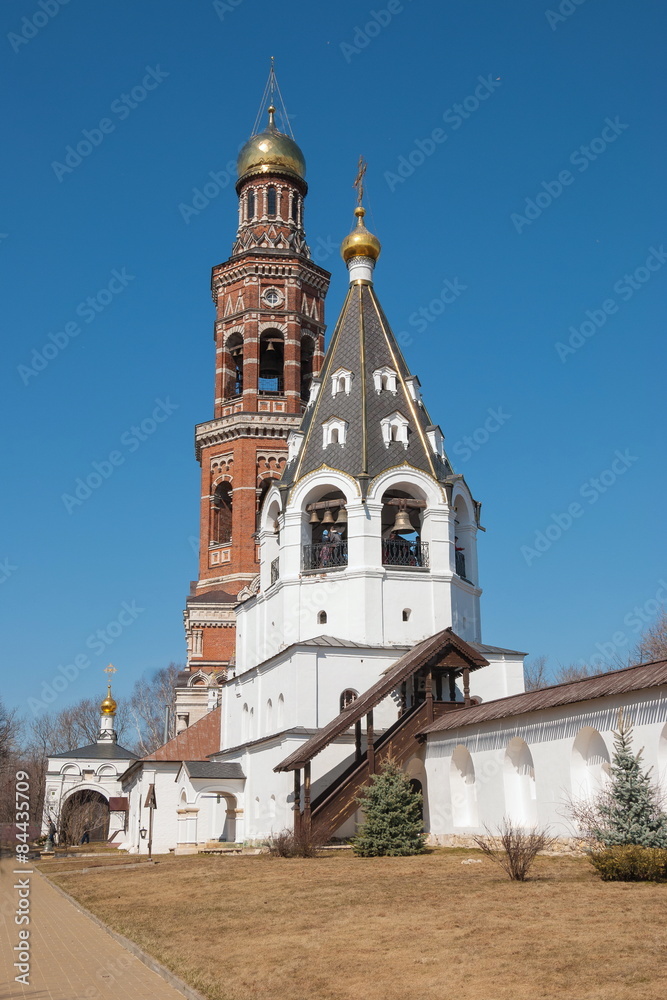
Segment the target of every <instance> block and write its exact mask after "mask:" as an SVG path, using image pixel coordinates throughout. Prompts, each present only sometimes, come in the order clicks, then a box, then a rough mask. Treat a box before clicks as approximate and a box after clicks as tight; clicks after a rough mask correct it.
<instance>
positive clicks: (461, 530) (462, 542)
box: [454, 496, 477, 584]
mask: <svg viewBox="0 0 667 1000" xmlns="http://www.w3.org/2000/svg"><path fill="white" fill-rule="evenodd" d="M476 533H477V526H476V524H475V516H474V514H473V512H472V510H471V508H470V505H469V504H468V502H467V501H466V500H465V499H464V498H463V497H462V496H458V497H456V500H455V501H454V570H455V572H456V575H457V576H459V577H461V579H462V580H467V581H468V583H473V584H474V583H476V579H475V577H476V572H477V570H476V565H477V557H476V551H475V547H476V544H477V542H476Z"/></svg>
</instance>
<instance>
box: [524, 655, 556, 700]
mask: <svg viewBox="0 0 667 1000" xmlns="http://www.w3.org/2000/svg"><path fill="white" fill-rule="evenodd" d="M547 659H548V657H547V656H545V655H544V653H542V655H541V656H535V657H533V658H532V659H530V660H527V661H526V663H525V664H524V668H523V674H524V680H525V682H526V691H537V690H538V688H544V687H548V685H549V684H551V680H550V679H549V677H548V675H547Z"/></svg>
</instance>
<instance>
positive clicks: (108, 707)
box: [100, 663, 118, 715]
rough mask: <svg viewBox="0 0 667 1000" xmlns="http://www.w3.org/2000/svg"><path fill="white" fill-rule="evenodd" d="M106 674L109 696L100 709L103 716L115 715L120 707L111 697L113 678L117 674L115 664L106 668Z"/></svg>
mask: <svg viewBox="0 0 667 1000" xmlns="http://www.w3.org/2000/svg"><path fill="white" fill-rule="evenodd" d="M104 673H105V674H107V675H108V677H109V680H108V682H107V696H106V698H105V699H104V701H103V702H102V704H101V705H100V708H101V710H102V715H115V714H116V709H117V708H118V705H117V704H116V702H115V701H114V700H113V698H112V697H111V677H112V675H113V674H115V673H117V671H116V668H115V667H114V665H113V663H110V664H109V666H108V667H105V668H104Z"/></svg>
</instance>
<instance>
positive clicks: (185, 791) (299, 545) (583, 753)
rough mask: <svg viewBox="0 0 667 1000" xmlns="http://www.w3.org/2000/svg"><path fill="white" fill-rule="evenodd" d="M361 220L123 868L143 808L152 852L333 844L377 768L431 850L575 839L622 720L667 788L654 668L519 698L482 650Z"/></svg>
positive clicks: (665, 716) (666, 725)
mask: <svg viewBox="0 0 667 1000" xmlns="http://www.w3.org/2000/svg"><path fill="white" fill-rule="evenodd" d="M259 138H261V136H260V137H259ZM273 166H275V165H273ZM267 169H272V165H271V164H270V163H269V164H267ZM356 216H357V224H356V226H355V228H354V229H353V231H352V233H351V234H350V235H349V236H348V237H347V238H346V239H345V240H344V241H343V244H342V256H343V258H344V260H345V263H346V265H347V269H348V272H349V282H350V283H349V290H348V292H347V296H346V298H345V301H344V303H343V306H342V309H341V312H340V316H339V319H338V322H337V323H336V326H335V328H334V331H333V334H332V336H331V339H330V343H329V347H328V349H327V351H326V355H325V357H324V361H323V364H322V367H321V370H320V373H319V376H318V377H317V378H315V379H313V381H312V384H311V388H310V397H309V400H308V404H307V408H306V410H305V414H304V416H303V420H302V423H301V426H300V427H299V428H298V429H295V430H293V431H292V432H291V434H290V438H289V454H288V461H287V464H286V466H285V468H284V470H283V472H282V476H281V478H280V479H279V480H277V481H276V482H275V483H274V484H273V485H271V486H270V488H269V489H268V490H267V492H266V494H265V496H264V499H263V502H262V506H261V511H260V518H259V525H258V531H257V536H256V538H257V544H258V547H259V566H260V568H259V578H258V580H257V582H256V586H254V587H253V588H251V590H252V595H251V596H247V595H246V599H245V600H243V601H242V602H240V603H239V604H238V605H237V607H236V609H235V613H236V656H235V662H234V666H233V668H232V669H231V670H230V671H229V673H228V675H227V677H226V679H223V680H222V682H221V684H220V693H221V704H220V706H219V707H215V708H213V710H212V711H209V712H208V713H207V714H205V715H204V716H203V717H202V718H200V719H199V720H198V721H197V722H195V723H194V725H192V726H190V727H188V728H187V729H185V730H184V731H183V732H181V733H179V735H178V736H177V737H175V739H174V740H172V741H171V742H170V743H168V744H166V745H165V747H163V748H161V749H160V750H158V751H156V753H155V754H153V755H151V756H150V757H149V758H145V759H143V760H136V761H132V762H131V763H130V764H129V766H128V768H127V770H126V771H125V773H124V774H123V775H122V777H121V779H120V780H121V784H122V788H123V795H125V796H126V797H127V798H128V800H129V815H128V823H127V836H126V839H125V841H124V846H125V847H126V848H127V849H129V850H130V851H132V852H145V851H146V850H147V849H148V847H147V842H146V839H145V838H143V837H142V835H141V830H142V829H143V830H145V829H146V825H147V815H148V806H147V803H148V802H149V801H151V796H153V795H154V799H153V801H154V804H155V806H156V808H155V811H154V823H155V827H154V840H153V850H154V851H155V852H158V853H159V852H160V851H167V850H175V851H176V852H177V853H188V852H194V851H197V850H198V849H201V848H202V847H205V846H206V845H207V844H211V843H212V842H224V841H228V842H237V843H238V842H243V843H260V842H261V841H263V840H265V839H266V838H267V837H269V836H270V835H271V834H272V833H276V832H278V831H280V830H283V829H285V828H292V827H293V826H294V825H295V824H297V825H299V824H306V826H307V827H308V828H309V829H312V831H313V832H314V833H316V834H317V835H318V836H320V837H323V838H327V837H330V838H345V837H347V836H349V835H351V834H352V833H353V832H354V829H355V826H356V824H357V823H358V821H359V811H358V804H357V796H358V794H359V792H360V790H361V789H362V787H363V786H364V785H365V784H367V783H368V781H369V779H370V777H371V775H373V774H374V773H377V771H378V769H379V768H380V766H381V764H382V762H383V760H385V759H386V758H387V757H388V756H391V757H392V758H394V759H395V760H398V761H399V762H400V763H401V765H402V766H403V768H404V769H405V771H406V773H407V774H408V775H409V776H410V778H411V779H413V782H414V784H415V787H418V788H420V789H421V791H422V793H423V797H424V824H425V829H426V831H427V833H428V836H429V840H430V841H431V842H432V843H452V842H455V840H456V838H466V837H468V836H469V835H470V834H472V833H475V832H482V831H483V828H484V825H485V824H486V825H490V826H493V825H495V824H498V823H500V822H501V821H502V819H503V817H504V816H508V817H510V818H512V819H513V820H515V821H516V822H517V823H520V824H523V825H525V826H533V825H535V824H539V825H540V826H549V827H550V829H551V831H552V832H553V833H555V834H557V835H559V836H562V837H569V836H573V835H574V834H576V830H575V829H574V828H573V826H572V824H571V821H570V819H569V818H568V816H567V811H566V802H567V800H568V799H569V798H581V797H585V796H588V795H590V794H591V793H593V792H594V791H595V790H596V789H597V788H599V787H600V786H601V784H602V783H603V782H604V781H605V780H606V774H607V771H608V768H609V763H610V760H611V754H612V730H613V729H614V727H615V724H616V720H617V716H618V710H619V709H620V708H622V709H623V710H624V712H625V713H626V716H627V717H628V718H629V719H630V720H631V721H632V722H633V723H634V726H635V729H634V738H635V741H636V743H637V746H642V747H644V759H645V762H646V764H647V765H649V766H653V768H654V774H655V776H656V777H657V778H658V779H659V780H661V781H663V782H665V775H666V773H667V662H659V663H650V664H642V665H639V666H635V667H630V668H627V669H625V670H620V671H615V672H611V673H606V674H604V675H601V676H598V677H592V678H586V679H584V680H580V681H576V682H573V683H570V684H562V685H557V686H553V687H550V688H545V689H542V690H538V691H532V692H525V691H524V673H523V660H524V656H525V654H524V653H522V652H519V651H516V650H511V649H503V648H500V647H498V646H495V645H493V644H488V643H486V642H483V641H482V628H481V615H480V597H481V593H482V591H481V586H480V575H479V571H478V559H477V541H478V533H479V531H480V529H481V525H480V504H479V503H478V502H477V501H476V500H475V499H474V498H473V496H472V494H471V491H470V489H469V487H468V485H467V483H466V481H465V479H464V478H463V476H462V475H460V474H457V473H455V471H454V470H453V468H452V466H451V464H450V462H449V459H448V457H447V454H446V451H445V447H444V435H443V433H442V431H441V429H440V427H439V426H438V425H437V424H435V423H434V422H433V420H432V419H431V417H430V415H429V412H428V410H427V408H426V403H425V401H424V400H423V399H422V396H421V392H420V386H419V380H418V379H417V377H416V376H415V375H413V374H412V373H411V372H410V371H409V369H408V367H407V365H406V363H405V360H404V358H403V356H402V354H401V351H400V349H399V347H398V344H397V342H396V339H395V338H394V335H393V334H392V331H391V327H390V325H389V322H388V320H387V318H386V317H385V315H384V312H383V310H382V307H381V305H380V302H379V299H378V297H377V294H376V291H375V285H374V271H375V266H376V262H377V260H378V257H379V255H380V244H379V241H378V240H377V238H376V237H375V236H374V235H373V234H372V233H370V232H369V231H368V229H367V228H366V226H365V224H364V209H363V208H362V207H361V206H359V207H358V208H357V209H356ZM179 741H180V742H179Z"/></svg>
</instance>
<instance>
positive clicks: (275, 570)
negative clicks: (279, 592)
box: [270, 556, 280, 587]
mask: <svg viewBox="0 0 667 1000" xmlns="http://www.w3.org/2000/svg"><path fill="white" fill-rule="evenodd" d="M279 576H280V556H276V558H275V559H273V560H272V561H271V583H270V586H271V587H272V586H273V585H274V583H277V582H278V577H279Z"/></svg>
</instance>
